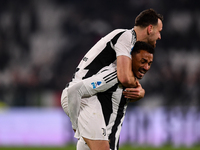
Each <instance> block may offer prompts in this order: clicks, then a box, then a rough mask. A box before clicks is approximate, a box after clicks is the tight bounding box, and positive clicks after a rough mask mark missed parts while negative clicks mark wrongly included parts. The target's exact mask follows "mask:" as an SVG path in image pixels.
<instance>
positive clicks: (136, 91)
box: [123, 81, 145, 102]
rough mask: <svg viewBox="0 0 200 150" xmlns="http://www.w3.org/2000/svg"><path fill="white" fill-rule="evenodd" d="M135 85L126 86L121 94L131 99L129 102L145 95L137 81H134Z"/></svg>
mask: <svg viewBox="0 0 200 150" xmlns="http://www.w3.org/2000/svg"><path fill="white" fill-rule="evenodd" d="M136 83H137V87H136V88H126V89H125V90H124V91H123V95H124V97H125V98H128V99H130V100H131V102H135V101H138V100H140V99H142V98H143V97H144V95H145V90H144V89H143V88H142V86H141V84H140V83H139V81H136Z"/></svg>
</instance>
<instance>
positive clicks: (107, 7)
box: [0, 0, 200, 108]
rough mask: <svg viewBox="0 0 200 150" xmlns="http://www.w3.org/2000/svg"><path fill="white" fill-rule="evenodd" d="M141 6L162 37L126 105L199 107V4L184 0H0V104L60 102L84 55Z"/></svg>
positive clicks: (129, 22)
mask: <svg viewBox="0 0 200 150" xmlns="http://www.w3.org/2000/svg"><path fill="white" fill-rule="evenodd" d="M147 8H153V9H155V10H156V11H157V12H158V13H160V14H162V15H163V16H164V21H163V24H164V25H163V31H162V35H161V36H162V40H160V41H158V42H157V47H156V53H155V55H154V63H153V65H152V68H151V69H150V71H149V72H148V73H147V74H146V75H145V77H144V79H142V80H141V84H142V86H143V87H144V88H145V90H146V95H145V98H144V99H143V100H140V101H138V102H136V103H133V104H132V105H133V106H135V105H146V106H169V107H171V106H186V108H187V107H190V106H196V107H199V106H200V105H199V102H200V50H199V47H200V44H199V39H200V38H199V37H200V9H199V8H200V2H199V1H192V2H191V1H189V0H167V1H159V0H126V1H122V0H29V1H27V0H1V1H0V107H25V106H29V107H30V106H33V107H60V95H61V92H62V90H63V88H64V87H65V85H66V84H67V83H68V82H69V81H70V80H71V77H72V75H73V73H74V71H75V68H76V66H77V65H78V63H79V61H80V60H81V59H82V57H83V56H84V54H85V53H86V52H87V51H88V50H89V49H90V48H91V47H92V46H93V45H94V44H95V43H96V42H97V41H98V40H99V39H100V38H101V37H102V36H104V35H106V34H107V33H109V32H110V31H112V30H114V29H117V28H127V29H130V28H132V27H133V26H134V20H135V17H136V16H137V15H138V14H139V13H140V12H141V11H143V10H144V9H147Z"/></svg>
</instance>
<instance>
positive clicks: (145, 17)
mask: <svg viewBox="0 0 200 150" xmlns="http://www.w3.org/2000/svg"><path fill="white" fill-rule="evenodd" d="M158 19H160V20H161V21H163V16H162V15H161V14H158V13H156V11H155V10H153V9H151V8H150V9H146V10H144V11H142V12H141V13H140V14H139V15H138V16H137V17H136V18H135V26H140V27H147V26H148V25H150V24H152V25H157V23H158Z"/></svg>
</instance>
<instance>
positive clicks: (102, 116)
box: [68, 41, 154, 150]
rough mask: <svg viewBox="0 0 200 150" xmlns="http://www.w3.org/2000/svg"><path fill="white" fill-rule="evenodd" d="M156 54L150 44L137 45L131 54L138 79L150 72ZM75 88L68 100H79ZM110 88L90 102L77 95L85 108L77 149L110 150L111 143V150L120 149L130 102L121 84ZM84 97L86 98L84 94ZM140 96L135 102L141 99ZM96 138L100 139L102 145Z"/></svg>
mask: <svg viewBox="0 0 200 150" xmlns="http://www.w3.org/2000/svg"><path fill="white" fill-rule="evenodd" d="M153 54H154V48H153V47H152V46H151V45H149V44H147V43H145V42H140V41H138V42H136V43H135V46H134V48H133V50H132V52H131V55H132V71H133V74H134V76H135V77H136V78H137V79H141V78H142V77H143V76H144V74H145V73H146V72H147V71H148V70H149V69H150V67H151V64H152V62H153ZM115 69H116V68H115ZM86 82H87V81H86ZM136 82H137V84H138V85H137V87H136V89H142V87H141V85H140V84H139V82H138V81H136ZM89 83H90V81H89ZM79 86H81V85H79ZM75 87H76V88H75V89H73V91H69V92H68V93H69V95H68V96H69V99H70V98H71V99H72V98H74V97H77V96H76V95H77V94H76V91H79V90H78V89H80V87H78V86H75ZM111 89H112V90H111ZM111 89H109V90H107V91H105V92H100V93H97V94H96V95H95V96H92V97H90V98H87V99H86V98H83V99H81V96H80V95H78V96H79V99H81V101H82V105H81V109H80V115H79V117H78V128H77V131H76V134H75V137H77V138H79V139H80V140H79V141H78V143H77V150H89V149H91V150H93V149H94V150H96V149H106V150H108V149H109V144H110V149H111V150H117V149H118V147H119V145H118V144H119V135H120V131H121V126H122V123H123V120H124V117H125V111H126V108H127V104H128V102H129V101H130V100H127V99H126V98H125V97H124V96H123V95H122V91H123V89H124V88H123V86H122V85H121V83H116V84H115V85H114V86H113V87H112V88H111ZM124 93H126V91H125V92H124ZM136 95H137V96H139V94H137V93H136ZM82 96H85V95H84V94H82ZM137 96H136V98H135V99H133V100H132V101H136V100H138V98H137ZM97 99H98V100H97ZM83 139H84V140H83ZM91 139H92V140H91ZM97 139H101V141H100V143H101V144H100V143H99V140H97ZM108 140H109V141H110V142H108ZM85 142H86V143H87V144H85ZM102 143H103V144H102ZM89 147H90V148H89Z"/></svg>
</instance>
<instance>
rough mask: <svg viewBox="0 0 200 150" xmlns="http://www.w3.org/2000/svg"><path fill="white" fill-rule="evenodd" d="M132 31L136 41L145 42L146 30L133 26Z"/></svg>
mask: <svg viewBox="0 0 200 150" xmlns="http://www.w3.org/2000/svg"><path fill="white" fill-rule="evenodd" d="M134 31H135V33H136V35H137V41H143V42H147V36H148V35H147V30H146V28H141V27H138V26H134Z"/></svg>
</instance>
